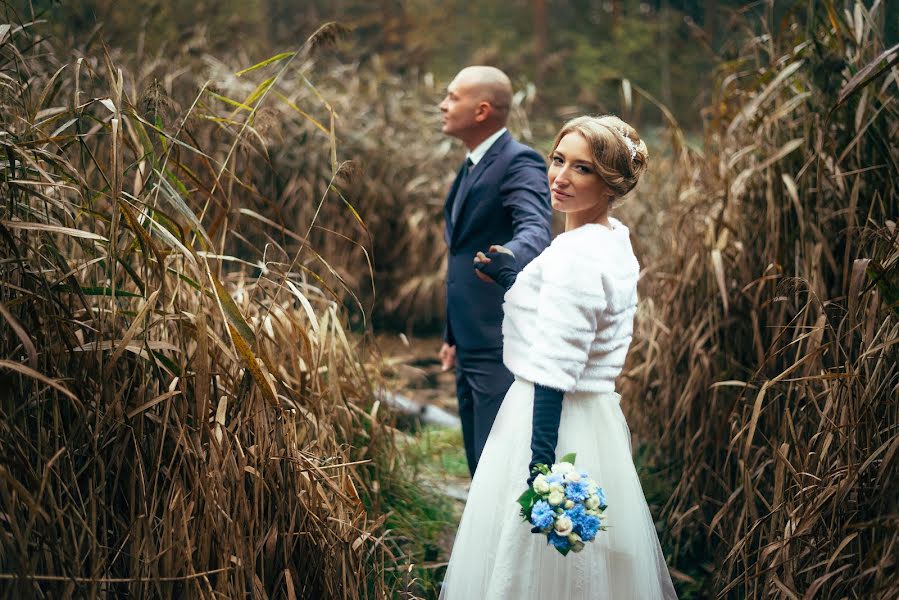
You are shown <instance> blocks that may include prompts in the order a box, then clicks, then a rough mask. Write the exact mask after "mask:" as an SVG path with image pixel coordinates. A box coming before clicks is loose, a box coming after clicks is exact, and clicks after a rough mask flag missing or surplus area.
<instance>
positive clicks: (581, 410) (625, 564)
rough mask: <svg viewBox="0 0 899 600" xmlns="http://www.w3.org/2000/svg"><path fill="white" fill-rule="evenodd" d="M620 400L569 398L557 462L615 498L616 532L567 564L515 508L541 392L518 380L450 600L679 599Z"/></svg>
mask: <svg viewBox="0 0 899 600" xmlns="http://www.w3.org/2000/svg"><path fill="white" fill-rule="evenodd" d="M619 401H620V396H619V395H618V394H616V393H614V392H606V393H592V392H583V393H570V394H566V395H565V400H564V403H563V405H562V406H563V408H562V418H561V423H560V425H559V442H558V445H557V447H556V456H557V457H562V456H564V455H565V454H568V453H569V452H576V453H577V460H576V466H577V467H578V469H579V470H585V471H587V472H588V473H589V475H590V477H591V478H593V479H594V480H596V481H597V483H599V485H601V486H602V487H603V488H604V489H605V492H606V502H607V504H608V508H607V509H606V511H605V513H604V515H605V517H606V524H607V525H608V529H607V530H606V531H601V532H599V533H598V534H597V535H596V539H595V540H594V541H593V542H589V543H587V544H586V546H585V547H584V549H583V550H582V551H581V552H580V553H573V552H572V553H569V554H568V555H567V556H562V555H561V554H559V553H558V552H557V551H556V549H555V548H553V547H552V546H549V545H547V543H546V537H545V536H543V535H536V534H533V533H531V531H530V525H529V524H527V523H524V522H523V521H522V519H521V516H520V515H519V512H518V510H519V506H518V504H517V503H516V500H517V499H518V496H519V495H521V492H523V491H524V489H525V480H526V479H527V476H528V463H529V462H530V458H531V454H530V452H531V451H530V443H531V417H532V412H533V402H534V386H533V384H531V383H529V382H526V381H523V380H520V379H516V380H515V382H514V383H513V384H512V387H511V388H510V389H509V392H508V393H507V394H506V398H505V400H503V404H502V406H501V407H500V410H499V413H498V414H497V417H496V422H495V423H494V425H493V429H492V430H491V432H490V437H489V438H488V439H487V443H486V445H485V447H484V451H483V453H482V455H481V458H480V461H479V462H478V468H477V471H476V472H475V476H474V479H473V480H472V483H471V490H470V491H469V494H468V501H467V502H466V505H465V511H464V513H463V515H462V521H461V523H460V524H459V530H458V532H457V533H456V539H455V543H454V545H453V552H452V556H451V557H450V562H449V566H448V567H447V572H446V577H445V579H444V582H443V586H442V588H441V592H440V598H441V599H442V600H476V599H489V600H500V599H502V600H526V599H528V598H533V599H535V600H536V599H546V598H553V599H555V600H587V599H588V598H589V599H591V600H655V599H666V600H667V599H669V598H676V597H677V596H676V594H675V592H674V586H673V585H672V583H671V577H670V575H669V574H668V567H667V566H666V564H665V558H664V556H663V555H662V550H661V548H660V546H659V540H658V537H657V535H656V530H655V526H654V524H653V521H652V516H651V515H650V513H649V508H648V506H647V504H646V499H645V497H644V496H643V489H642V488H641V487H640V481H639V479H638V478H637V473H636V470H635V469H634V462H633V458H632V457H631V447H630V430H629V429H628V427H627V423H626V422H625V420H624V415H623V414H622V412H621V408H620V407H619Z"/></svg>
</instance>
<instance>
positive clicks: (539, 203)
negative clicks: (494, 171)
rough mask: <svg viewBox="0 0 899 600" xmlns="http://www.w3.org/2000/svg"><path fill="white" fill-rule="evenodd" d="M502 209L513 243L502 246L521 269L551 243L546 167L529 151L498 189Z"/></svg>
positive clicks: (515, 162)
mask: <svg viewBox="0 0 899 600" xmlns="http://www.w3.org/2000/svg"><path fill="white" fill-rule="evenodd" d="M500 195H501V197H502V203H503V208H504V209H505V210H506V212H507V213H508V214H509V216H510V217H511V219H512V227H513V233H512V239H511V240H510V241H509V242H508V243H506V244H505V246H506V247H507V248H508V249H509V250H511V251H512V252H514V253H515V258H516V259H517V260H518V268H519V269H523V268H524V267H525V265H527V264H528V263H529V262H531V261H532V260H533V259H534V257H535V256H537V255H538V254H540V253H541V252H543V249H544V248H546V247H547V246H548V245H549V242H550V237H551V233H550V219H551V215H552V209H551V208H550V202H549V183H548V182H547V179H546V163H544V162H543V159H542V158H541V157H540V155H539V154H537V153H536V152H535V151H533V150H531V149H528V150H527V151H525V152H522V153H521V154H520V155H518V156H517V157H516V158H515V159H514V160H513V161H512V162H511V164H510V165H509V169H508V170H507V171H506V176H505V177H504V178H503V182H502V185H501V186H500Z"/></svg>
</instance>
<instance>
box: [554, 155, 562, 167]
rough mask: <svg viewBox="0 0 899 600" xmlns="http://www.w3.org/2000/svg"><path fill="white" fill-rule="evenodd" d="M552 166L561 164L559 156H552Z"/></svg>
mask: <svg viewBox="0 0 899 600" xmlns="http://www.w3.org/2000/svg"><path fill="white" fill-rule="evenodd" d="M553 164H554V165H561V164H562V157H561V156H553Z"/></svg>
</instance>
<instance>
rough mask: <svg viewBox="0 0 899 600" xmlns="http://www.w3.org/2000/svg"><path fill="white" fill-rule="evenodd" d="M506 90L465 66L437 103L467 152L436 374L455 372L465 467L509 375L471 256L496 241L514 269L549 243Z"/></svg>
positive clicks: (452, 201) (537, 165) (536, 161)
mask: <svg viewBox="0 0 899 600" xmlns="http://www.w3.org/2000/svg"><path fill="white" fill-rule="evenodd" d="M511 105H512V84H511V82H510V81H509V78H508V77H507V76H506V74H505V73H503V72H502V71H500V70H499V69H497V68H495V67H482V66H475V67H466V68H465V69H462V71H460V72H459V74H458V75H456V78H455V79H453V81H452V82H451V83H450V84H449V86H448V87H447V91H446V97H445V98H444V99H443V102H441V103H440V110H441V112H442V113H443V133H445V134H446V135H449V136H452V137H455V138H458V139H459V140H461V141H462V143H463V144H465V147H466V148H467V149H468V155H467V158H466V159H465V162H464V163H463V164H462V166H461V168H460V169H459V172H458V174H457V175H456V179H455V181H454V182H453V185H452V187H451V188H450V192H449V195H448V196H447V198H446V205H445V206H444V217H445V218H446V227H445V229H444V238H445V239H446V244H447V246H448V247H449V261H448V265H447V277H446V317H447V322H446V330H445V334H444V343H443V346H442V347H441V349H440V360H441V363H442V366H443V370H444V371H447V370H449V369H451V368H453V367H455V369H456V397H457V398H458V400H459V416H460V418H461V421H462V437H463V440H464V443H465V456H466V458H467V459H468V469H469V471H470V472H471V474H472V475H474V471H475V467H476V466H477V463H478V458H479V457H480V455H481V451H482V450H483V449H484V443H485V442H486V441H487V435H488V434H489V433H490V428H491V427H492V425H493V420H494V419H495V418H496V413H497V411H498V410H499V406H500V404H501V403H502V400H503V397H504V396H505V395H506V392H507V391H508V389H509V386H510V385H511V384H512V380H513V376H512V374H511V373H510V372H509V371H508V369H506V367H505V366H504V365H503V349H502V344H503V336H502V321H503V311H502V303H503V290H502V288H501V287H500V286H498V285H495V284H493V283H488V282H486V281H482V280H481V279H479V278H478V277H477V276H475V270H474V268H473V264H472V261H473V259H474V256H475V253H476V252H478V251H479V250H480V251H486V249H487V248H488V247H489V246H491V245H493V244H500V245H503V246H505V247H506V248H508V249H509V250H511V251H512V252H513V253H514V254H515V258H516V267H517V268H518V269H519V270H520V269H522V268H523V267H524V266H525V265H526V264H528V263H529V262H530V261H531V260H532V259H533V258H534V257H535V256H537V255H538V254H539V253H540V252H542V251H543V249H544V248H546V246H548V245H549V241H550V218H551V212H552V211H551V209H550V198H549V187H548V184H547V179H546V164H545V163H544V162H543V158H541V156H540V155H539V154H538V153H537V152H536V151H534V150H533V149H532V148H529V147H528V146H525V145H524V144H521V143H519V142H517V141H515V140H514V139H512V136H511V135H510V134H509V132H508V131H507V130H506V120H507V118H508V116H509V110H510V108H511Z"/></svg>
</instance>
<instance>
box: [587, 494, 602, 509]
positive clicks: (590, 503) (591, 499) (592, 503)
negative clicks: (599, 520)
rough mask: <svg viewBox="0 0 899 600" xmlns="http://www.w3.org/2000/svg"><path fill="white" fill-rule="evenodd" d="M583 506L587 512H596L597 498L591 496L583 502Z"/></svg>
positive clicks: (594, 495) (597, 506)
mask: <svg viewBox="0 0 899 600" xmlns="http://www.w3.org/2000/svg"><path fill="white" fill-rule="evenodd" d="M584 506H585V507H586V508H587V509H589V510H596V509H597V508H599V496H597V495H596V494H593V495H592V496H590V497H588V498H587V501H586V502H584Z"/></svg>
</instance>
